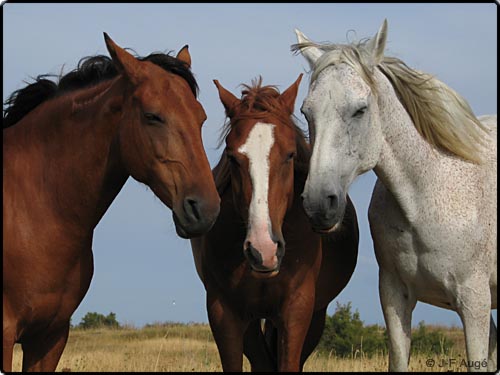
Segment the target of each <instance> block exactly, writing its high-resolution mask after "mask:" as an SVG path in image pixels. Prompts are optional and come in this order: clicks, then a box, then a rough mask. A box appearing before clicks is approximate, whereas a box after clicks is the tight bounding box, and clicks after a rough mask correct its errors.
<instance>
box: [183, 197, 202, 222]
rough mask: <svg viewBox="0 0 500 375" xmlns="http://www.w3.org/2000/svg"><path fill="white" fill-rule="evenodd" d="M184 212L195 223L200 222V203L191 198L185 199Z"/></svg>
mask: <svg viewBox="0 0 500 375" xmlns="http://www.w3.org/2000/svg"><path fill="white" fill-rule="evenodd" d="M184 211H185V212H186V215H187V216H188V217H189V218H190V219H192V220H193V221H200V219H201V215H200V205H199V203H198V201H196V200H194V199H191V198H186V199H184Z"/></svg>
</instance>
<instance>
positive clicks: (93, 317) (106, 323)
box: [78, 312, 120, 329]
mask: <svg viewBox="0 0 500 375" xmlns="http://www.w3.org/2000/svg"><path fill="white" fill-rule="evenodd" d="M78 327H79V328H83V329H89V328H102V327H107V328H120V323H118V321H117V320H116V314H115V313H114V312H110V313H109V314H108V315H107V316H104V315H103V314H99V313H96V312H88V313H87V314H85V316H84V317H83V318H82V321H81V322H80V324H79V325H78Z"/></svg>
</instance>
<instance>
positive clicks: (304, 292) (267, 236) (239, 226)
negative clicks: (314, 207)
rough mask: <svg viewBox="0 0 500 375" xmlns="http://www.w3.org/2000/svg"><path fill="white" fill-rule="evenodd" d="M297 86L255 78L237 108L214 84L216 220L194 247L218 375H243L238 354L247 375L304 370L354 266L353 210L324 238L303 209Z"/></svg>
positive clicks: (304, 168) (304, 153)
mask: <svg viewBox="0 0 500 375" xmlns="http://www.w3.org/2000/svg"><path fill="white" fill-rule="evenodd" d="M301 77H302V75H301V76H300V77H299V78H298V79H297V81H296V82H295V83H294V84H293V85H291V86H290V87H289V88H288V89H287V90H286V91H284V92H283V93H282V94H281V95H280V94H279V92H278V91H277V89H276V88H275V87H273V86H264V87H262V86H261V83H262V79H260V80H259V82H254V83H253V86H252V87H251V86H246V85H245V86H244V87H245V90H244V91H243V96H242V99H241V100H240V99H237V98H236V97H235V96H234V95H233V94H231V93H230V92H229V91H227V90H226V89H224V88H223V87H222V86H221V85H220V84H219V83H218V81H214V82H215V84H216V86H217V88H218V90H219V96H220V99H221V101H222V103H223V105H224V107H225V110H226V114H227V116H228V118H229V121H228V123H227V124H226V127H225V129H224V130H225V131H224V133H223V137H222V140H223V139H224V138H225V141H226V149H225V151H224V153H223V154H222V157H221V160H220V161H219V163H218V164H217V166H216V167H215V168H214V170H213V174H214V177H215V182H216V185H217V189H218V191H219V194H220V196H221V212H220V215H219V217H218V219H217V220H216V222H215V224H214V226H213V228H212V229H211V230H210V231H209V232H208V233H207V234H206V235H204V236H202V237H199V238H193V239H192V240H191V245H192V249H193V255H194V259H195V263H196V269H197V272H198V275H199V276H200V278H201V280H202V281H203V284H204V286H205V289H206V292H207V295H206V297H207V300H206V303H207V310H208V318H209V322H210V327H211V329H212V333H213V335H214V338H215V341H216V343H217V347H218V349H219V354H220V358H221V362H222V367H223V370H224V371H241V370H242V363H243V353H244V354H245V355H246V356H247V358H248V359H249V361H250V363H251V366H252V370H253V371H276V370H280V371H299V370H302V367H303V365H304V362H305V360H306V359H307V357H308V356H309V355H310V354H311V352H312V351H313V349H314V348H315V347H316V345H317V343H318V341H319V339H320V337H321V334H322V332H323V328H324V322H325V315H326V309H327V306H328V304H329V303H330V301H332V300H333V298H335V297H336V296H337V295H338V294H339V293H340V291H341V290H342V289H343V288H344V287H345V286H346V284H347V282H348V281H349V279H350V277H351V275H352V273H353V271H354V267H355V265H356V261H357V254H358V226H357V218H356V212H355V210H354V206H353V205H352V203H351V202H350V201H349V204H348V206H347V214H346V216H345V217H344V220H343V222H342V224H341V225H339V226H338V227H337V228H336V230H335V231H334V232H332V233H330V234H328V235H321V234H318V233H315V232H313V230H312V229H311V225H310V223H309V220H308V218H307V216H306V214H305V212H304V210H303V208H302V199H301V198H300V194H301V193H302V190H303V188H304V183H305V180H306V177H307V173H308V162H309V154H310V150H309V145H308V144H307V142H306V140H305V138H304V135H303V133H302V131H301V130H300V129H299V128H298V127H297V126H296V125H295V123H294V122H293V118H292V114H293V108H294V102H295V98H296V95H297V90H298V87H299V83H300V79H301ZM224 135H227V136H226V137H224ZM285 241H286V244H287V250H286V254H285ZM261 319H266V321H265V330H264V332H263V330H262V329H261Z"/></svg>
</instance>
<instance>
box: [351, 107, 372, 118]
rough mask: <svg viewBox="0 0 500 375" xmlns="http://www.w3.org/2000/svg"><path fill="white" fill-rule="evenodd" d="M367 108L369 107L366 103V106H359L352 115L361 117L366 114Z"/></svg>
mask: <svg viewBox="0 0 500 375" xmlns="http://www.w3.org/2000/svg"><path fill="white" fill-rule="evenodd" d="M367 108H368V107H367V106H366V105H365V106H364V107H361V108H359V109H358V110H357V111H356V112H354V114H353V115H352V117H361V116H363V115H364V114H365V112H366V109H367Z"/></svg>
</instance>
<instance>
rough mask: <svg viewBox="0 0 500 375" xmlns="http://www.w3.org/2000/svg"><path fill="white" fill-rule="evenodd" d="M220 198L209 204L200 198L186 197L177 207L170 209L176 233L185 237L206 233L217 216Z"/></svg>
mask: <svg viewBox="0 0 500 375" xmlns="http://www.w3.org/2000/svg"><path fill="white" fill-rule="evenodd" d="M219 210H220V200H219V201H218V202H217V204H210V203H208V202H206V201H204V200H202V199H197V198H194V197H186V198H184V199H183V201H182V204H181V205H180V207H178V209H177V210H176V209H174V210H172V216H173V219H174V223H175V230H176V232H177V234H178V235H179V236H180V237H182V238H185V239H189V238H193V237H198V236H201V235H203V234H205V233H207V232H208V231H209V230H210V229H211V228H212V226H213V225H214V223H215V221H216V220H217V217H218V216H219Z"/></svg>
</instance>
